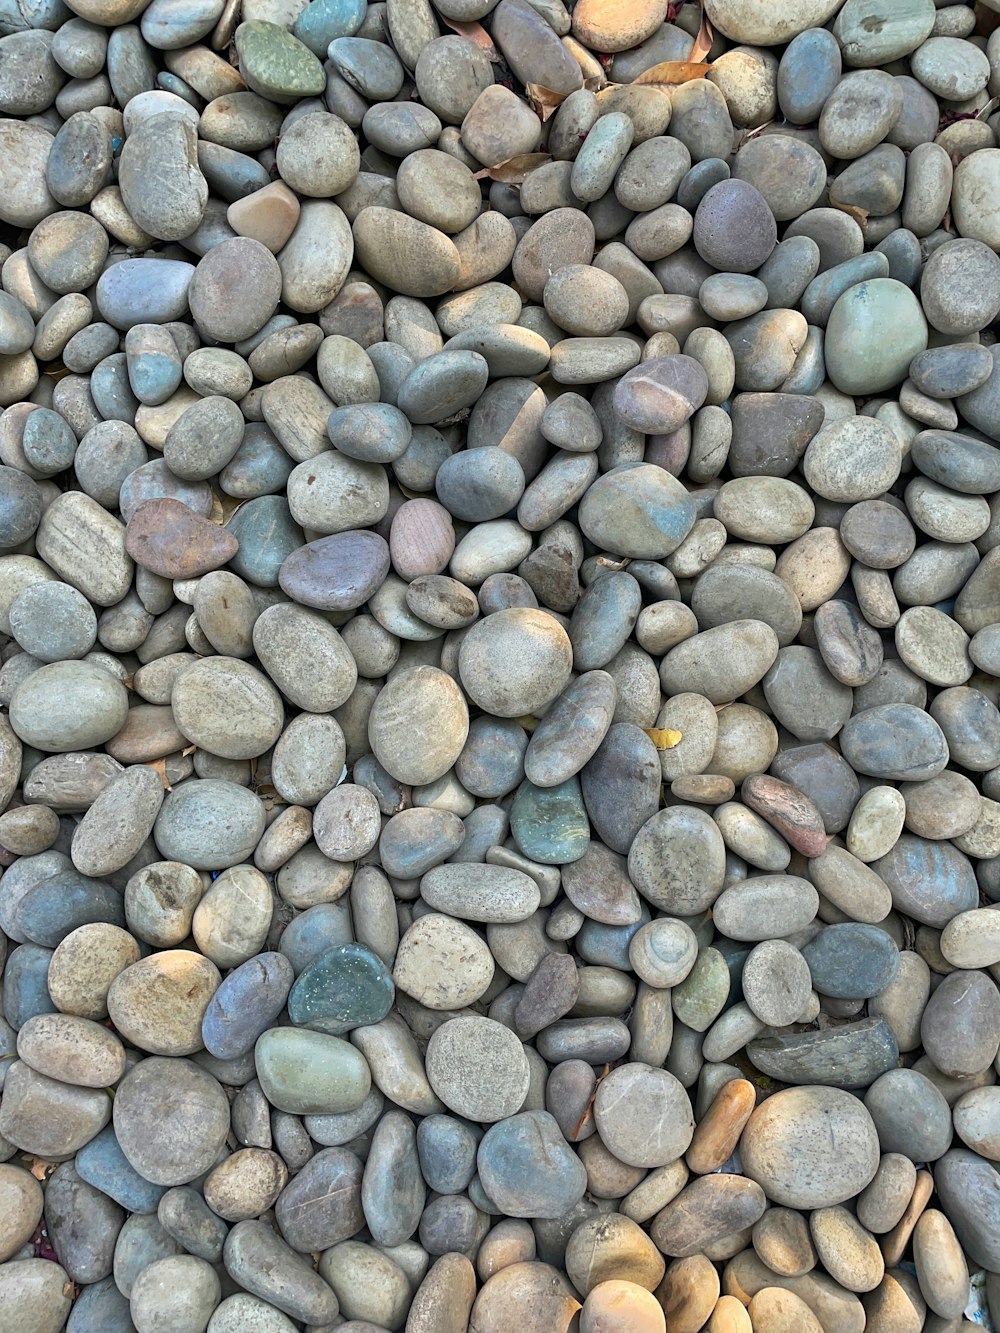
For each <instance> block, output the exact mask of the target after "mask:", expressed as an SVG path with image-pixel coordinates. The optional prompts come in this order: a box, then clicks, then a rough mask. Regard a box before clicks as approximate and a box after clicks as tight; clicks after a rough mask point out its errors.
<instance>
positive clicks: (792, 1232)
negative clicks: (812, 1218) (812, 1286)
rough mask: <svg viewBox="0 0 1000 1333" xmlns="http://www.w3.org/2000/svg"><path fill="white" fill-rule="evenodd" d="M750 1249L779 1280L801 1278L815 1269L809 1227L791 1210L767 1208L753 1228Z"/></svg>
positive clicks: (795, 1211)
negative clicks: (780, 1277)
mask: <svg viewBox="0 0 1000 1333" xmlns="http://www.w3.org/2000/svg"><path fill="white" fill-rule="evenodd" d="M753 1247H754V1249H755V1250H756V1252H757V1255H758V1257H759V1258H760V1259H761V1260H762V1262H763V1263H765V1264H766V1265H767V1266H768V1268H770V1269H771V1270H772V1271H773V1272H775V1273H779V1274H781V1276H782V1277H801V1276H802V1274H803V1273H808V1272H810V1271H811V1270H812V1269H813V1268H815V1267H816V1251H815V1249H814V1248H813V1243H812V1237H811V1236H810V1234H809V1225H808V1223H807V1222H806V1219H805V1218H804V1217H803V1215H802V1214H801V1213H800V1212H798V1211H797V1210H796V1209H794V1208H769V1209H768V1210H767V1212H766V1213H765V1214H764V1216H763V1217H762V1218H761V1219H760V1221H759V1222H757V1223H755V1224H754V1229H753Z"/></svg>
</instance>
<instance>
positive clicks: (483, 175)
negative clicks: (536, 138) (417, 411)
mask: <svg viewBox="0 0 1000 1333" xmlns="http://www.w3.org/2000/svg"><path fill="white" fill-rule="evenodd" d="M551 161H552V159H551V157H550V156H549V155H548V153H519V154H518V155H517V157H509V158H507V160H506V162H498V163H497V164H496V166H495V167H483V169H482V171H477V172H475V173H474V174H473V177H472V179H473V180H477V181H481V180H491V181H501V182H502V183H503V184H504V185H523V184H524V179H525V177H526V176H528V175H530V174H531V172H533V171H535V170H537V169H538V167H544V166H545V164H546V162H551ZM438 424H440V423H438Z"/></svg>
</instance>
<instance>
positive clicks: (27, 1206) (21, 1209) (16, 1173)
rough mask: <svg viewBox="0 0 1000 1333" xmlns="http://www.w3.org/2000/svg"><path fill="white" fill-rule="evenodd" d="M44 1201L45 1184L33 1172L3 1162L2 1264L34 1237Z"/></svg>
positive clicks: (0, 1185) (0, 1201)
mask: <svg viewBox="0 0 1000 1333" xmlns="http://www.w3.org/2000/svg"><path fill="white" fill-rule="evenodd" d="M43 1203H44V1198H43V1195H42V1187H41V1185H39V1183H38V1181H37V1180H36V1179H35V1177H34V1176H33V1175H32V1174H31V1173H30V1172H29V1171H25V1170H23V1169H22V1168H21V1167H19V1166H15V1165H14V1164H13V1162H4V1163H3V1164H0V1263H3V1262H5V1261H6V1260H7V1259H9V1258H10V1257H11V1255H12V1254H16V1253H17V1251H18V1250H19V1249H20V1248H21V1246H22V1245H24V1244H25V1243H26V1242H27V1241H29V1240H30V1239H31V1237H32V1235H33V1234H34V1231H35V1227H36V1226H37V1225H38V1223H39V1220H40V1218H41V1216H42V1206H43Z"/></svg>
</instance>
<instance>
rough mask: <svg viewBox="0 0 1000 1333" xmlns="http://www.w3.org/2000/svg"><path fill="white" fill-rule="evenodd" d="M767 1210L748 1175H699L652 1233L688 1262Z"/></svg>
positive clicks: (664, 1249) (660, 1217)
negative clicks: (688, 1259)
mask: <svg viewBox="0 0 1000 1333" xmlns="http://www.w3.org/2000/svg"><path fill="white" fill-rule="evenodd" d="M589 1142H590V1140H588V1143H589ZM766 1207H767V1198H766V1196H765V1194H764V1191H763V1190H762V1189H761V1187H760V1186H759V1185H758V1184H757V1183H756V1181H753V1180H748V1179H747V1178H746V1177H745V1176H730V1175H709V1176H698V1177H697V1178H696V1179H695V1180H692V1181H691V1183H690V1184H689V1185H687V1186H685V1188H684V1189H683V1190H681V1192H680V1194H678V1196H677V1198H676V1199H674V1200H673V1201H672V1202H671V1203H668V1204H667V1206H666V1208H663V1209H661V1210H660V1212H659V1213H657V1215H656V1217H655V1218H654V1219H653V1224H652V1226H651V1227H650V1229H649V1234H650V1235H651V1236H652V1238H653V1242H654V1244H655V1245H656V1247H657V1249H659V1250H662V1252H663V1253H664V1254H668V1255H671V1256H673V1257H675V1258H678V1259H686V1258H687V1257H688V1256H689V1255H692V1254H699V1253H704V1250H705V1247H706V1246H707V1245H711V1244H713V1243H714V1242H715V1241H718V1240H722V1239H723V1238H724V1237H726V1236H731V1235H732V1234H733V1232H735V1231H741V1230H743V1229H744V1228H745V1227H752V1226H753V1224H754V1223H755V1222H756V1221H757V1219H758V1218H759V1217H760V1216H761V1214H762V1213H763V1212H764V1210H765V1208H766Z"/></svg>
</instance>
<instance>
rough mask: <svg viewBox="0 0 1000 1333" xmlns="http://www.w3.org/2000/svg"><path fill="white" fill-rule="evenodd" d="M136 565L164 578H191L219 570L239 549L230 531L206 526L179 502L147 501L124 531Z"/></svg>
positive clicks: (205, 520)
mask: <svg viewBox="0 0 1000 1333" xmlns="http://www.w3.org/2000/svg"><path fill="white" fill-rule="evenodd" d="M125 547H126V550H127V551H128V553H129V555H130V556H131V557H132V559H133V560H134V561H135V562H136V564H137V565H142V567H143V568H144V569H148V570H150V571H151V572H152V573H154V574H160V575H162V576H163V577H164V578H167V579H193V578H197V577H198V575H199V574H207V573H208V572H209V571H210V570H213V569H220V568H221V567H222V566H223V565H224V564H226V563H227V562H228V561H230V560H232V558H233V556H234V555H235V554H236V552H237V551H238V550H239V549H240V544H239V542H238V541H237V540H236V538H235V537H234V536H233V534H232V533H231V532H228V531H227V530H226V529H225V528H223V527H220V526H219V524H217V523H209V521H208V520H207V519H204V518H201V517H200V516H199V515H198V514H196V513H195V512H194V511H193V510H192V509H189V508H188V507H187V505H185V504H181V502H180V500H147V501H146V503H145V504H143V505H140V506H139V508H138V509H137V510H136V512H135V513H134V514H133V515H132V517H131V518H130V519H129V521H128V526H127V527H126V529H125Z"/></svg>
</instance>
